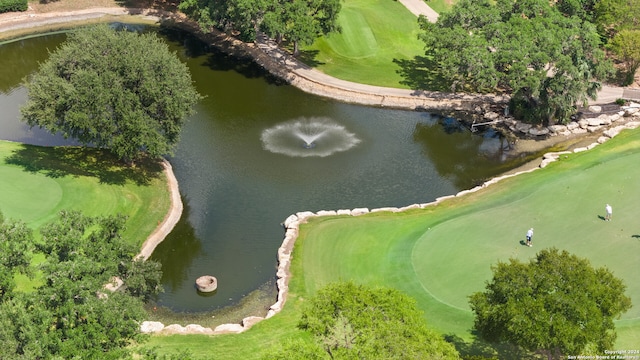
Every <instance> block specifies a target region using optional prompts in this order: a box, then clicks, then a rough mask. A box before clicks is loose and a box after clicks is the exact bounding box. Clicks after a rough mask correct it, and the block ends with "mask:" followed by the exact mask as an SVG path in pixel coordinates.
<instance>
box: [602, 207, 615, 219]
mask: <svg viewBox="0 0 640 360" xmlns="http://www.w3.org/2000/svg"><path fill="white" fill-rule="evenodd" d="M604 210H605V211H606V212H607V214H606V215H605V216H604V219H605V220H606V221H611V214H612V213H613V209H611V205H609V204H607V206H605V207H604Z"/></svg>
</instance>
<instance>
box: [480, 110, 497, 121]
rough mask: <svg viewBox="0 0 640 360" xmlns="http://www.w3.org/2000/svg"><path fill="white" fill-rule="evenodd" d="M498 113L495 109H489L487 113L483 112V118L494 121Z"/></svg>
mask: <svg viewBox="0 0 640 360" xmlns="http://www.w3.org/2000/svg"><path fill="white" fill-rule="evenodd" d="M499 116H500V115H499V114H498V113H497V112H495V111H489V112H488V113H486V114H484V118H485V119H487V120H489V121H494V120H496V119H497V118H498V117H499Z"/></svg>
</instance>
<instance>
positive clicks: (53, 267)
mask: <svg viewBox="0 0 640 360" xmlns="http://www.w3.org/2000/svg"><path fill="white" fill-rule="evenodd" d="M124 222H125V218H124V217H121V216H112V217H98V218H90V217H86V216H84V215H82V214H80V213H79V212H73V211H72V212H61V213H60V219H59V221H57V222H56V223H52V224H48V225H46V226H44V227H43V230H42V242H41V243H38V245H37V249H39V250H40V251H43V252H45V253H46V255H47V257H46V260H45V261H44V263H42V264H41V265H40V269H41V270H42V272H43V273H44V277H45V280H44V284H43V285H42V286H40V287H38V288H37V289H36V290H35V291H34V292H31V293H28V294H26V293H15V294H11V295H12V296H3V297H2V298H0V343H2V344H3V346H2V347H1V348H2V349H0V358H3V359H13V358H30V359H37V358H64V359H73V358H81V359H121V358H124V357H126V356H127V354H128V350H127V346H128V345H129V344H130V343H131V341H141V340H143V339H144V337H143V336H142V335H141V334H140V331H139V323H140V321H141V320H142V319H144V317H145V315H146V313H145V311H144V309H143V300H144V299H147V298H149V297H151V296H153V295H154V294H157V292H158V291H160V290H161V288H160V286H159V279H160V276H159V264H157V263H154V262H152V261H148V262H146V263H144V264H143V263H142V262H141V260H136V261H132V260H133V256H134V255H135V249H134V248H133V247H132V246H131V245H127V242H126V241H125V240H124V239H122V237H121V236H120V234H119V233H120V231H121V230H122V229H123V227H124ZM15 229H20V227H16V226H15V224H13V223H7V222H4V223H3V224H2V225H1V226H0V234H7V233H10V234H13V233H17V234H21V235H20V237H19V238H16V242H17V243H20V242H24V243H27V244H29V243H32V242H33V236H32V234H31V232H24V231H22V232H20V231H14V230H15ZM23 238H24V239H25V240H21V241H18V240H20V239H23ZM27 252H28V251H25V253H27ZM11 259H14V260H13V261H12V262H10V263H11V264H14V265H12V266H11V267H10V266H5V265H4V264H3V265H2V266H0V270H3V269H8V270H9V272H8V274H9V275H13V272H15V271H17V270H18V269H21V268H23V267H25V266H26V265H25V264H24V260H22V259H20V261H16V260H15V259H17V258H16V257H11ZM5 273H6V272H4V271H0V286H1V285H2V284H4V283H5V281H4V280H5V279H6V278H7V277H6V276H5ZM114 276H117V277H120V278H122V279H125V285H124V286H125V290H124V291H115V292H111V291H108V290H106V289H105V288H104V286H105V284H107V283H109V282H110V281H111V279H112V277H114Z"/></svg>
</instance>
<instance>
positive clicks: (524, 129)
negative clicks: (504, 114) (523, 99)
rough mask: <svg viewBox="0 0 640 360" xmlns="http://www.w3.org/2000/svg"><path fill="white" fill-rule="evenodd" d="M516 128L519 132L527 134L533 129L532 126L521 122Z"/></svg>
mask: <svg viewBox="0 0 640 360" xmlns="http://www.w3.org/2000/svg"><path fill="white" fill-rule="evenodd" d="M515 128H516V130H517V131H520V132H522V133H525V134H526V133H528V132H529V129H531V124H525V123H522V122H519V123H517V124H516V126H515Z"/></svg>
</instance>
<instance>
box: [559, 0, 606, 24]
mask: <svg viewBox="0 0 640 360" xmlns="http://www.w3.org/2000/svg"><path fill="white" fill-rule="evenodd" d="M597 2H598V0H559V1H558V2H556V6H557V7H558V9H559V10H560V12H562V13H563V14H565V15H567V16H577V17H579V18H580V19H582V20H584V21H593V16H594V10H595V5H596V3H597Z"/></svg>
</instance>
